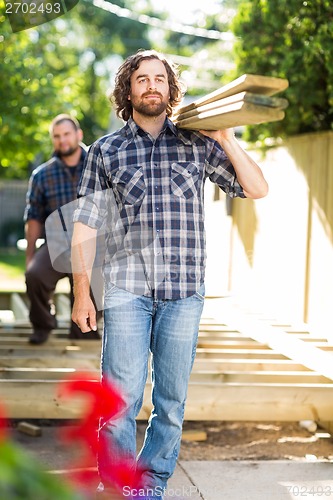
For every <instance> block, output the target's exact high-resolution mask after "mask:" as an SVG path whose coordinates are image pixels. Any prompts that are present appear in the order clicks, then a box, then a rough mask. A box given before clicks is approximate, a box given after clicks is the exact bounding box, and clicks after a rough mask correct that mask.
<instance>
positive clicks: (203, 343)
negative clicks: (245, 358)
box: [198, 337, 267, 350]
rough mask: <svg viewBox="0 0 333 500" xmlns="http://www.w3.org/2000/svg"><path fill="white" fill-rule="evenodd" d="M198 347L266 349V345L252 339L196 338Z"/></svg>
mask: <svg viewBox="0 0 333 500" xmlns="http://www.w3.org/2000/svg"><path fill="white" fill-rule="evenodd" d="M198 347H201V348H203V349H229V348H233V347H234V348H235V349H248V350H249V349H267V345H265V344H259V342H255V341H254V340H252V341H248V342H246V341H244V342H241V341H239V340H220V339H217V340H211V339H200V337H199V339H198Z"/></svg>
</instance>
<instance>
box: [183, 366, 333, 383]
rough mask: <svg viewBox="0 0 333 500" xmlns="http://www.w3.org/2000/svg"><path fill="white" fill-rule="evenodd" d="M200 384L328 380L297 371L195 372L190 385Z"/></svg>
mask: <svg viewBox="0 0 333 500" xmlns="http://www.w3.org/2000/svg"><path fill="white" fill-rule="evenodd" d="M192 382H201V383H205V384H207V383H211V382H216V383H217V382H218V383H220V384H225V383H238V384H253V383H263V384H273V383H274V384H282V383H285V384H295V385H296V384H308V385H309V386H310V385H312V384H328V383H329V379H327V378H325V377H323V376H322V375H318V374H317V373H315V372H312V371H309V372H298V371H285V372H283V371H260V370H259V371H247V370H238V371H236V370H228V371H227V370H223V371H214V370H212V369H211V370H209V369H208V370H195V371H193V372H192V374H191V378H190V383H192Z"/></svg>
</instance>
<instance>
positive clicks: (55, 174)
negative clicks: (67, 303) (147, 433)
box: [24, 114, 100, 345]
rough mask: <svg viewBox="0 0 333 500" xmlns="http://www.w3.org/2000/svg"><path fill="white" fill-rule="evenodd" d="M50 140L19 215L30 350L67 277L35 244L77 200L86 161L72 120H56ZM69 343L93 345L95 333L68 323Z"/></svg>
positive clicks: (52, 318) (48, 325)
mask: <svg viewBox="0 0 333 500" xmlns="http://www.w3.org/2000/svg"><path fill="white" fill-rule="evenodd" d="M50 136H51V140H52V143H53V148H54V154H53V155H52V157H51V158H50V160H48V161H47V162H46V163H43V164H42V165H40V166H39V167H37V168H36V169H35V170H34V171H33V172H32V175H31V177H30V181H29V188H28V192H27V204H26V209H25V213H24V221H25V237H26V240H27V249H26V274H25V276H26V286H27V294H28V297H29V300H30V316H29V317H30V321H31V323H32V326H33V333H32V335H31V336H30V338H29V342H30V343H31V344H36V345H38V344H43V343H44V342H46V340H47V339H48V337H49V335H50V332H51V331H52V330H53V329H54V328H56V326H57V321H56V315H55V307H54V303H53V293H54V291H55V288H56V285H57V283H58V281H59V280H60V279H62V278H64V277H65V276H68V277H69V279H70V284H71V303H73V293H72V275H71V273H68V274H67V273H66V272H65V271H64V272H61V271H59V270H56V269H54V268H53V266H52V263H51V259H50V255H49V249H48V245H47V242H45V244H43V245H42V247H41V248H39V249H38V250H36V242H37V239H39V238H45V220H46V218H47V217H48V216H49V215H50V214H51V213H52V212H54V211H55V210H58V209H60V208H61V207H62V206H64V205H66V204H67V203H70V202H71V201H73V200H75V199H76V191H77V185H78V183H79V180H80V177H81V172H82V169H83V162H84V159H85V156H86V151H85V147H84V145H83V144H82V142H81V141H82V139H83V132H82V129H81V127H80V124H79V122H78V121H77V120H76V118H74V117H72V116H71V115H67V114H60V115H58V116H56V117H55V118H54V120H53V121H52V123H51V126H50ZM69 338H71V339H80V338H84V339H98V338H100V336H99V333H98V332H97V331H91V332H88V333H85V334H82V332H81V330H80V329H79V328H78V326H77V325H76V324H75V323H74V322H73V321H71V325H70V331H69Z"/></svg>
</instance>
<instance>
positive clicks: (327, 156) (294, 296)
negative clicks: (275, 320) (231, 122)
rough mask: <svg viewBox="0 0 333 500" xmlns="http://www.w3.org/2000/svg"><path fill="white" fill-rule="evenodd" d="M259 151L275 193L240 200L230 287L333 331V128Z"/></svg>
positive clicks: (268, 308)
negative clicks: (332, 130)
mask: <svg viewBox="0 0 333 500" xmlns="http://www.w3.org/2000/svg"><path fill="white" fill-rule="evenodd" d="M251 154H252V153H251ZM255 155H256V158H257V160H258V162H259V163H260V165H261V167H262V169H263V172H264V175H265V177H266V178H267V180H268V182H269V185H270V193H269V195H268V196H267V197H266V198H264V199H262V200H255V201H253V200H239V199H236V200H233V206H232V228H231V233H230V234H231V236H230V238H231V243H230V261H229V288H230V289H231V290H233V291H236V292H238V293H240V294H243V295H244V296H247V297H248V298H251V297H256V298H257V299H258V300H259V301H260V308H261V310H265V311H272V312H273V313H274V314H275V315H277V316H278V317H280V318H281V317H283V318H287V317H288V318H289V319H290V320H291V321H304V322H307V323H310V324H311V325H312V326H313V327H318V328H320V329H321V332H322V334H327V335H328V336H329V335H333V333H330V326H329V325H330V324H331V316H332V307H333V132H325V133H316V134H306V135H302V136H298V137H294V138H291V139H289V140H287V141H285V142H284V143H283V145H281V146H280V147H276V148H272V149H270V150H269V151H268V152H266V154H265V156H264V157H260V156H259V155H258V153H255Z"/></svg>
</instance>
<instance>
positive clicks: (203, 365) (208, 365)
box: [0, 357, 311, 372]
mask: <svg viewBox="0 0 333 500" xmlns="http://www.w3.org/2000/svg"><path fill="white" fill-rule="evenodd" d="M0 366H1V360H0ZM17 366H18V365H17ZM193 370H220V371H223V370H231V371H232V370H248V371H251V370H255V371H259V370H261V371H262V372H265V371H269V370H272V371H282V372H283V371H286V370H294V371H299V372H303V371H311V370H309V368H306V367H305V366H303V365H301V364H297V363H295V362H294V361H292V360H291V359H274V360H273V359H257V358H252V359H251V358H250V359H249V358H248V359H244V358H234V359H233V358H222V357H221V358H218V357H216V358H209V359H205V358H195V360H194V366H193Z"/></svg>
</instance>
